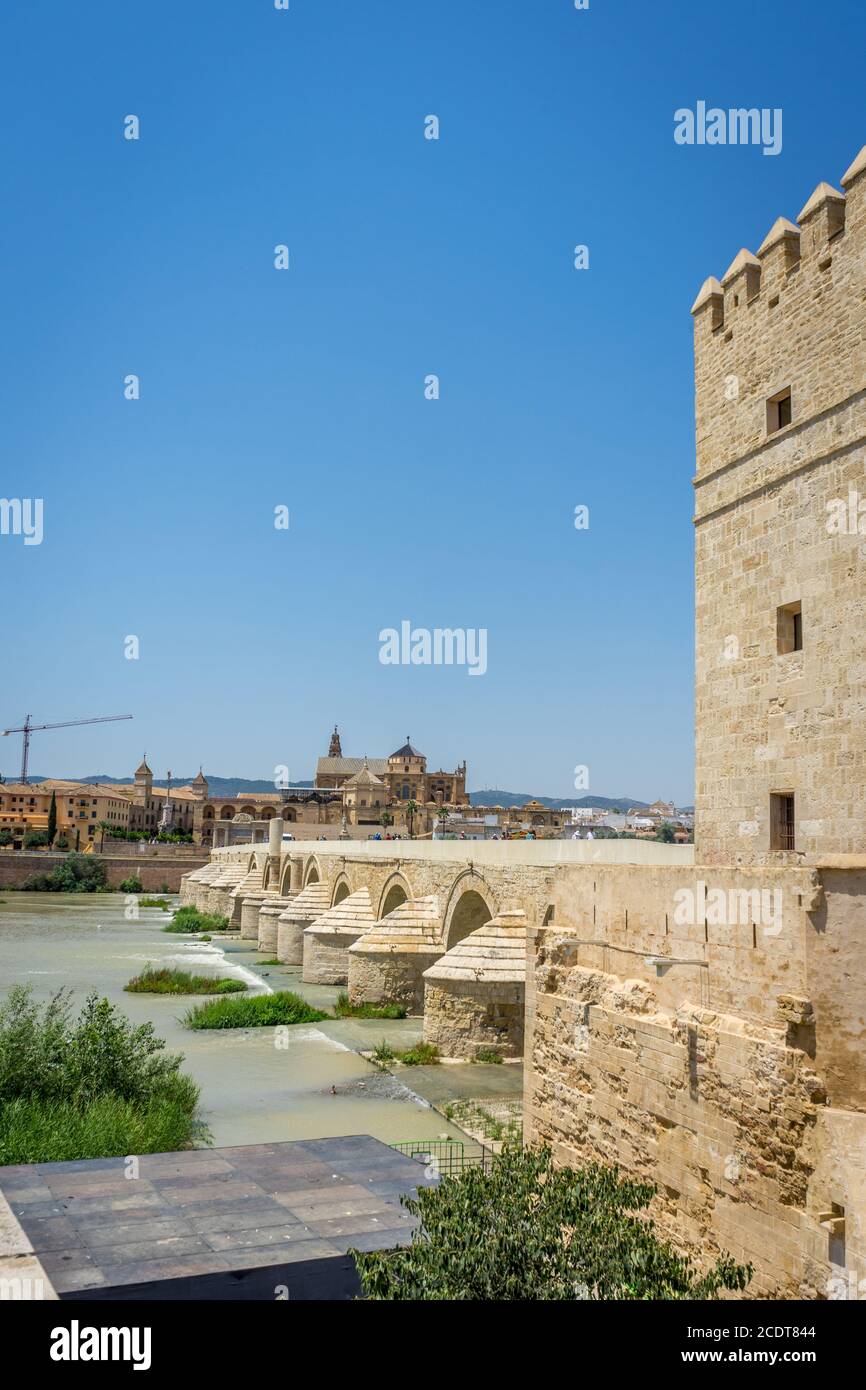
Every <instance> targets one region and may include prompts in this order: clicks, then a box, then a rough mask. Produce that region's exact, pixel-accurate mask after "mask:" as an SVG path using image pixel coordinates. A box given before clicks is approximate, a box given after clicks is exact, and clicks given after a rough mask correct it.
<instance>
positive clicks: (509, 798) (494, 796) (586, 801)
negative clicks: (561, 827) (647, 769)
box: [469, 788, 650, 811]
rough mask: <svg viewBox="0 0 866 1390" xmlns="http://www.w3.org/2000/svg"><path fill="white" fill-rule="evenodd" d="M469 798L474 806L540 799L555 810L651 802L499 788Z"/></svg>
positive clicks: (520, 803) (626, 807) (630, 798)
mask: <svg viewBox="0 0 866 1390" xmlns="http://www.w3.org/2000/svg"><path fill="white" fill-rule="evenodd" d="M469 800H470V802H471V803H472V805H473V806H524V805H525V804H526V802H527V801H540V802H541V805H542V806H549V807H552V808H553V809H554V810H556V809H557V808H559V807H560V806H569V807H570V806H598V807H599V808H600V809H602V810H606V811H608V810H610V809H611V808H612V807H613V806H618V807H619V808H620V809H621V810H623V811H627V810H628V809H629V807H631V806H634V807H636V808H637V809H638V810H639V809H641V808H642V807H644V806H649V804H650V803H649V802H648V801H638V800H637V799H636V798H635V797H633V796H613V797H611V796H581V797H579V798H577V799H576V800H575V798H574V797H568V796H531V795H530V794H529V793H528V792H504V791H500V790H499V789H498V788H488V789H487V790H486V791H481V792H470V793H469Z"/></svg>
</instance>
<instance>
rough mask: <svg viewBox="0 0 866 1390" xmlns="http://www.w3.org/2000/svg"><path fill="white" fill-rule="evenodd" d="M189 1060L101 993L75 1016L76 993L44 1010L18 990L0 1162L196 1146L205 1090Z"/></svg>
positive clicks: (0, 1065) (1, 1028) (7, 1051)
mask: <svg viewBox="0 0 866 1390" xmlns="http://www.w3.org/2000/svg"><path fill="white" fill-rule="evenodd" d="M182 1061H183V1058H182V1057H181V1056H179V1055H172V1054H170V1053H169V1054H167V1053H166V1052H165V1043H164V1041H163V1040H162V1039H161V1038H157V1037H156V1036H155V1035H154V1032H153V1027H152V1025H151V1024H150V1023H144V1024H140V1025H138V1026H135V1025H133V1024H132V1023H130V1021H129V1019H127V1018H125V1017H124V1015H123V1014H121V1013H120V1012H119V1011H118V1010H117V1008H116V1007H115V1006H114V1005H113V1004H111V1003H110V1002H109V1000H108V999H104V998H103V999H100V998H99V996H98V995H97V994H96V993H95V992H94V993H92V994H90V995H88V997H87V1000H86V1001H85V1003H84V1005H83V1007H82V1009H81V1012H80V1013H79V1015H78V1017H77V1018H76V1019H73V1018H72V1016H71V1004H70V992H69V991H68V990H60V991H59V993H57V994H55V995H54V996H53V997H52V998H51V999H50V1000H49V1001H48V1003H46V1004H44V1005H39V1004H37V1003H35V1002H34V1000H33V996H32V991H31V990H30V989H29V988H24V987H23V986H21V985H16V986H14V987H13V989H12V990H10V992H9V996H8V998H7V999H6V1001H5V1003H4V1004H3V1005H2V1006H0V1164H4V1163H37V1162H43V1161H44V1162H49V1161H52V1160H54V1159H55V1158H58V1157H60V1158H91V1157H99V1156H103V1157H111V1156H113V1155H117V1154H120V1155H123V1154H129V1153H142V1152H159V1151H161V1150H164V1149H165V1148H166V1147H168V1148H175V1149H176V1148H185V1147H189V1145H190V1144H191V1143H192V1142H193V1139H194V1138H195V1137H196V1136H197V1135H200V1134H201V1129H200V1125H199V1123H198V1121H197V1120H196V1115H195V1111H196V1106H197V1104H198V1097H199V1089H198V1086H197V1085H196V1084H195V1082H194V1081H193V1080H192V1078H191V1077H189V1076H185V1075H184V1074H183V1073H182V1072H181V1071H180V1067H181V1064H182ZM167 1139H170V1140H171V1142H170V1143H168V1145H167V1144H166V1140H167ZM40 1145H42V1146H44V1147H41V1148H40Z"/></svg>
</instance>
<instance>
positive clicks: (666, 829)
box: [656, 821, 676, 845]
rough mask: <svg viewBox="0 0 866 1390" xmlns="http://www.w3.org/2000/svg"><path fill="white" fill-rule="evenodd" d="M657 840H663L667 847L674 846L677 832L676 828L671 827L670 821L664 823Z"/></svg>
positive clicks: (660, 827)
mask: <svg viewBox="0 0 866 1390" xmlns="http://www.w3.org/2000/svg"><path fill="white" fill-rule="evenodd" d="M656 839H657V840H661V841H662V843H663V844H666V845H672V844H673V843H674V841H675V839H676V832H675V829H674V827H673V826H672V825H671V823H670V821H664V822H663V823H662V824H661V825H660V826H659V832H658V834H657V835H656Z"/></svg>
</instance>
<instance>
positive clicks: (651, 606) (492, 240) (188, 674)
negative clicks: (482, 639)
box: [0, 0, 866, 804]
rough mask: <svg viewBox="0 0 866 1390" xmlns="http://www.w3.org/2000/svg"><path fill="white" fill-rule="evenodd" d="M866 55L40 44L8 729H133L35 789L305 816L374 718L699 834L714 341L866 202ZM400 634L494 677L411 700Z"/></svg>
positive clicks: (694, 7)
mask: <svg viewBox="0 0 866 1390" xmlns="http://www.w3.org/2000/svg"><path fill="white" fill-rule="evenodd" d="M864 41H866V20H864V15H863V8H862V5H859V4H854V3H848V2H847V0H846V2H845V3H843V2H842V0H836V3H834V4H828V5H824V6H822V7H816V6H814V5H813V4H806V3H805V0H785V2H784V3H782V0H763V3H762V4H761V5H760V6H755V5H754V3H745V0H730V2H729V3H727V4H726V5H724V6H723V7H719V6H712V5H708V4H695V3H694V2H693V0H692V3H686V2H685V0H673V3H667V4H664V5H659V4H648V3H637V0H625V3H613V0H591V3H590V9H589V10H588V11H576V10H575V9H574V8H573V4H572V3H571V0H533V3H529V0H525V2H521V0H499V3H496V0H473V3H471V4H468V3H466V0H438V2H437V3H435V4H427V5H420V4H418V5H410V4H406V3H405V0H403V2H402V3H398V0H364V3H363V4H359V3H357V0H291V7H290V9H289V11H288V12H281V11H276V10H275V9H274V8H273V5H272V3H271V0H233V2H229V0H209V3H208V4H207V5H203V4H192V3H189V0H187V2H186V3H179V0H150V3H148V4H147V5H144V4H126V5H118V4H116V3H111V4H109V3H105V2H104V0H89V3H88V4H87V5H85V6H70V5H68V4H61V3H57V2H55V3H48V4H43V5H39V6H29V7H24V6H19V7H18V11H17V13H16V14H14V15H11V16H10V15H8V14H7V15H6V17H5V19H4V25H3V44H2V47H3V53H4V57H3V80H2V84H0V113H2V126H3V139H2V152H0V167H2V178H3V187H4V194H5V197H4V204H5V215H4V218H3V220H2V224H0V251H2V265H3V282H4V287H3V321H4V327H5V331H4V332H3V334H2V335H0V357H2V361H0V439H2V455H0V457H2V460H3V467H2V484H0V492H2V494H3V495H4V496H6V497H41V498H43V499H44V539H43V542H42V544H41V545H39V546H24V545H23V543H22V538H21V537H14V536H0V582H2V594H3V606H2V615H3V617H2V631H3V641H2V646H3V653H4V657H5V658H6V660H4V662H3V665H4V667H5V670H4V674H3V679H2V699H0V721H2V722H3V724H4V725H5V724H12V723H16V724H17V723H19V722H20V720H21V718H22V716H23V715H24V714H25V713H26V712H27V711H28V710H29V711H31V712H32V713H33V715H34V718H36V719H38V720H40V721H50V720H61V719H72V718H75V717H83V716H87V715H91V714H115V713H127V712H129V713H132V714H133V715H134V716H135V718H134V722H133V723H122V724H116V725H110V724H109V725H104V726H97V727H94V728H90V729H83V730H75V729H71V730H58V731H57V732H54V733H43V734H40V735H36V736H35V737H34V745H33V757H32V766H33V768H34V770H35V771H37V772H40V773H44V774H55V775H86V774H89V773H95V772H100V771H107V772H111V773H113V774H115V775H123V774H126V773H131V772H132V770H133V769H134V767H135V765H136V764H137V762H138V760H139V758H140V756H141V752H142V750H143V749H146V750H147V755H148V760H149V762H150V764H151V766H152V767H153V768H154V771H155V772H156V773H157V774H158V775H162V774H163V773H164V771H165V769H166V768H167V767H172V768H173V769H174V770H175V771H179V772H181V773H184V774H186V773H190V774H191V773H193V772H194V771H195V770H196V769H197V768H198V765H199V763H200V762H201V763H203V764H204V766H205V769H206V770H210V771H211V772H216V773H220V774H223V775H237V776H248V777H262V776H271V775H273V769H274V767H275V766H276V765H278V764H286V765H288V767H289V769H290V773H291V775H292V776H293V777H294V778H304V777H309V776H310V775H311V774H312V770H313V766H314V760H315V757H316V756H317V755H318V754H320V753H324V752H325V751H326V750H327V739H328V734H329V731H330V728H331V727H332V726H333V724H334V723H335V722H337V723H339V725H340V727H341V730H342V732H343V748H344V752H346V753H348V754H357V755H361V754H363V753H365V752H366V753H368V754H370V755H371V756H374V755H375V756H379V755H382V754H386V753H388V752H390V751H392V750H393V749H394V748H396V747H398V746H399V745H400V744H401V743H402V742H403V740H404V738H405V736H406V734H407V733H409V734H411V736H412V741H413V742H414V743H415V744H416V745H417V746H418V747H420V748H421V750H422V751H423V752H424V753H426V754H427V755H428V758H429V759H430V760H431V765H433V766H439V765H443V766H445V767H447V768H450V767H453V766H454V765H455V764H456V763H457V762H458V761H460V760H462V759H463V758H464V757H465V758H467V760H468V762H469V784H470V787H472V788H480V787H484V786H498V787H504V788H510V789H513V790H525V791H529V792H535V793H541V794H547V795H561V796H563V797H565V796H569V795H575V791H574V789H573V771H574V768H575V766H576V765H578V764H582V765H586V766H587V767H588V768H589V774H590V787H589V790H590V793H592V792H593V791H595V792H597V793H599V794H606V795H611V796H617V795H624V794H627V795H631V796H634V797H639V798H642V799H651V798H654V797H655V796H670V797H674V798H675V799H676V800H678V801H679V802H680V803H681V804H685V803H688V802H690V801H691V800H692V797H693V783H692V746H693V735H692V718H693V698H692V666H693V633H692V624H693V604H692V555H693V539H692V527H691V515H692V495H691V477H692V474H693V465H694V426H693V386H692V355H691V354H692V349H691V319H690V316H689V307H690V305H691V303H692V300H693V299H694V297H695V294H696V293H697V290H698V288H699V286H700V284H701V282H702V280H703V279H704V278H705V277H706V276H707V275H709V274H715V275H721V274H722V273H723V272H724V270H725V269H726V268H727V266H728V264H729V263H730V261H731V260H732V259H733V257H734V255H735V253H736V252H737V250H738V249H739V248H740V247H741V246H747V247H749V248H751V249H752V250H755V249H757V246H758V245H759V243H760V241H761V240H762V238H763V237H764V235H765V233H766V231H767V230H768V229H769V227H770V225H771V224H772V222H773V221H774V219H775V218H776V217H777V216H779V215H785V216H787V217H790V218H795V217H796V215H797V213H798V212H799V210H800V208H801V207H802V206H803V204H804V203H805V202H806V199H807V198H808V196H809V194H810V193H811V191H812V189H813V188H814V187H815V185H816V184H817V183H818V182H819V181H820V180H822V179H827V180H828V181H830V182H832V183H833V184H835V185H836V186H838V180H839V177H840V175H841V174H842V172H843V170H844V169H845V168H846V167H847V165H848V163H849V162H850V161H851V159H853V157H854V155H855V154H856V153H857V151H858V150H859V148H860V147H861V145H862V144H863V143H864V141H866V112H864V109H863V104H862V100H861V99H860V95H859V94H860V93H862V84H861V83H860V82H859V80H858V78H857V67H856V63H857V55H858V54H860V53H862V52H863V49H864ZM698 100H705V101H707V103H708V104H710V105H718V106H721V107H725V108H727V107H731V106H756V107H770V108H776V107H780V108H781V109H782V111H783V113H784V115H783V121H784V124H783V132H784V134H783V147H782V152H781V154H779V155H778V156H777V157H767V156H764V155H763V154H762V152H761V150H760V148H757V147H742V146H739V147H709V146H691V147H689V146H679V145H677V144H675V142H674V139H673V130H674V111H675V110H676V109H677V108H680V107H687V106H688V107H694V106H695V104H696V103H697V101H698ZM129 114H136V115H138V117H139V118H140V122H141V138H140V139H139V140H138V141H137V142H136V141H127V140H125V139H124V138H123V122H124V117H125V116H127V115H129ZM430 114H435V115H436V116H438V118H439V121H440V138H439V140H438V141H431V140H425V139H424V118H425V116H427V115H430ZM281 243H284V244H286V245H288V247H289V250H290V261H291V264H290V269H289V270H288V271H277V270H275V269H274V264H273V262H274V247H275V245H277V244H281ZM578 243H580V244H586V245H587V246H588V247H589V249H590V268H589V270H587V271H576V270H575V269H574V268H573V265H572V260H573V248H574V246H575V245H576V244H578ZM128 373H136V374H138V375H139V376H140V380H141V398H140V399H139V400H138V401H127V400H125V399H124V396H123V381H124V378H125V377H126V375H127V374H128ZM430 373H436V374H437V375H438V376H439V378H440V391H441V394H440V398H439V399H438V400H436V401H430V400H425V397H424V380H425V377H426V376H427V375H428V374H430ZM281 504H283V505H285V506H288V507H289V509H290V514H291V524H290V528H289V530H288V531H278V530H276V529H275V528H274V524H273V517H274V508H275V507H276V506H278V505H281ZM578 504H585V505H587V506H588V507H589V508H590V526H589V529H588V530H587V531H582V532H578V531H576V530H575V528H574V525H573V516H574V508H575V506H577V505H578ZM403 619H409V620H411V621H412V623H413V624H414V625H416V626H419V627H427V628H431V629H432V628H434V627H452V628H455V627H462V628H486V630H487V633H488V670H487V672H486V674H485V675H484V676H483V677H476V678H473V677H471V676H470V675H469V674H468V672H467V671H466V669H465V668H459V667H434V666H408V667H389V666H383V665H381V664H380V662H379V660H378V654H379V641H378V634H379V632H380V630H381V629H383V628H386V627H399V625H400V622H401V621H402V620H403ZM130 634H134V635H135V636H137V637H138V638H139V642H140V657H139V659H138V660H135V661H130V660H127V659H125V656H124V638H125V637H126V636H127V635H130ZM19 756H20V739H19V738H17V737H16V738H15V739H12V738H10V739H8V740H6V741H5V742H3V743H2V744H0V768H2V771H3V772H4V773H5V774H6V775H9V774H12V773H14V772H15V771H16V768H17V765H18V759H19Z"/></svg>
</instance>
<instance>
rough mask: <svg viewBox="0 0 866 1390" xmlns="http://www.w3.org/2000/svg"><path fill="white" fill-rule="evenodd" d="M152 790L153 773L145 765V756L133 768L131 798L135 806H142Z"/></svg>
mask: <svg viewBox="0 0 866 1390" xmlns="http://www.w3.org/2000/svg"><path fill="white" fill-rule="evenodd" d="M152 791H153V773H152V772H151V770H150V768H149V767H148V765H147V756H146V755H145V757H143V758H142V760H141V762H140V764H139V765H138V767H137V768H136V769H135V790H134V792H133V799H134V801H135V803H136V805H137V806H143V805H145V804H146V802H147V801H148V800H149V798H150V795H151V793H152Z"/></svg>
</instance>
